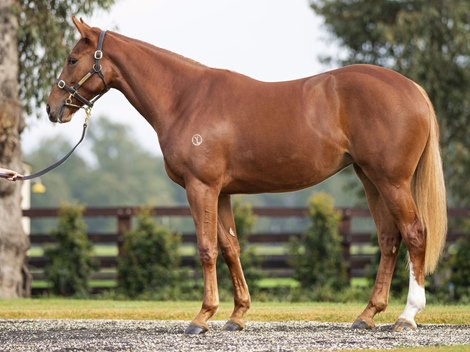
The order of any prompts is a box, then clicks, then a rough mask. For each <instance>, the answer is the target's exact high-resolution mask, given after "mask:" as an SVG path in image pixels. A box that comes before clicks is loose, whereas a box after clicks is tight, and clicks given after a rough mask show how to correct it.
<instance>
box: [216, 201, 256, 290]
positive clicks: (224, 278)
mask: <svg viewBox="0 0 470 352" xmlns="http://www.w3.org/2000/svg"><path fill="white" fill-rule="evenodd" d="M233 216H234V221H235V228H236V233H237V238H238V242H239V244H240V261H241V263H242V266H243V273H244V276H245V280H246V283H247V285H248V287H249V289H250V292H251V293H255V292H257V291H258V290H259V286H258V281H259V280H260V279H261V278H262V277H263V273H262V272H261V269H260V265H261V261H260V258H259V257H258V256H257V255H256V252H255V249H254V248H253V247H250V246H249V244H248V240H249V237H250V233H251V231H252V230H253V226H254V224H255V222H256V217H255V215H254V214H253V210H252V208H251V205H250V204H249V203H243V204H242V203H241V202H240V201H239V200H238V199H237V198H235V200H234V202H233ZM217 281H218V287H219V289H220V293H221V297H223V298H225V296H226V297H227V298H228V297H232V292H233V287H232V280H231V278H230V273H229V270H228V268H227V265H226V264H225V262H224V260H223V257H222V255H221V254H220V253H219V256H218V257H217Z"/></svg>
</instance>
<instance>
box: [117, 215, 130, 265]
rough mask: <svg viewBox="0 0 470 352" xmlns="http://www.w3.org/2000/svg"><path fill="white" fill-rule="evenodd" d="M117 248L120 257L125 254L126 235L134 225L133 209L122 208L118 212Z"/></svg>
mask: <svg viewBox="0 0 470 352" xmlns="http://www.w3.org/2000/svg"><path fill="white" fill-rule="evenodd" d="M117 221H118V223H117V228H118V229H117V230H118V231H117V232H118V233H117V247H118V256H121V255H122V254H123V252H124V234H125V233H126V232H127V231H129V230H130V229H131V225H132V209H131V208H121V209H118V211H117Z"/></svg>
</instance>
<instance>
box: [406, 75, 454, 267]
mask: <svg viewBox="0 0 470 352" xmlns="http://www.w3.org/2000/svg"><path fill="white" fill-rule="evenodd" d="M416 85H417V84H416ZM417 87H418V88H419V90H420V91H421V93H422V94H423V96H424V98H425V99H426V101H427V103H428V105H429V109H430V114H429V118H430V120H431V121H430V124H431V126H430V131H429V137H428V141H427V143H426V147H425V149H424V152H423V154H422V155H421V159H420V160H419V163H418V167H417V168H416V171H415V174H414V177H413V184H412V191H413V197H414V199H415V202H416V205H417V207H418V214H419V217H420V219H421V222H422V224H423V226H424V229H425V233H426V254H425V259H424V273H425V274H431V273H432V272H433V271H434V270H435V269H436V266H437V262H438V260H439V257H440V256H441V254H442V251H443V249H444V245H445V242H446V235H447V205H446V189H445V183H444V172H443V170H442V160H441V154H440V152H439V126H438V124H437V118H436V113H435V112H434V108H433V106H432V103H431V101H430V100H429V97H428V95H427V94H426V92H425V91H424V89H423V88H422V87H420V86H419V85H417Z"/></svg>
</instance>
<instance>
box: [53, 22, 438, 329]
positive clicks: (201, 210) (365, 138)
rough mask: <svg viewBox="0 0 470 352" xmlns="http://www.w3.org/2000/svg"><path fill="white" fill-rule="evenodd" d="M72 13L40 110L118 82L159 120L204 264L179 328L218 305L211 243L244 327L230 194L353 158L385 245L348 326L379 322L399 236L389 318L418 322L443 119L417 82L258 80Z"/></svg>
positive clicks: (90, 97) (89, 100)
mask: <svg viewBox="0 0 470 352" xmlns="http://www.w3.org/2000/svg"><path fill="white" fill-rule="evenodd" d="M73 22H74V24H75V26H76V27H77V29H78V31H79V32H80V35H81V38H80V40H79V41H78V43H77V44H76V45H75V47H74V48H73V50H72V52H71V53H70V55H69V57H68V59H67V60H66V62H65V65H64V67H63V71H62V73H61V74H60V77H59V79H58V81H57V85H55V86H54V87H53V88H52V91H51V93H50V96H49V99H48V106H47V110H48V114H49V118H50V120H51V121H53V122H67V121H70V119H71V118H72V115H73V114H74V113H75V112H76V111H77V110H78V109H79V108H80V107H85V108H87V109H91V107H92V106H93V103H94V101H95V99H96V98H97V97H99V96H101V95H102V94H104V93H105V92H106V91H107V90H108V89H109V88H114V89H117V90H119V91H121V92H122V93H123V94H124V96H125V97H126V98H127V99H128V100H129V102H130V103H131V104H132V105H133V106H134V107H135V108H136V109H137V110H138V111H139V113H140V114H141V115H142V116H143V117H144V118H145V119H146V120H147V121H148V122H149V123H150V125H151V126H152V127H153V128H154V129H155V131H156V132H157V134H158V140H159V143H160V146H161V150H162V152H163V156H164V160H165V167H166V171H167V173H168V176H169V177H170V178H171V179H172V180H173V181H174V182H176V183H178V184H179V185H181V186H182V187H184V188H185V189H186V192H187V198H188V202H189V205H190V208H191V213H192V216H193V219H194V224H195V228H196V234H197V247H198V253H199V256H200V260H201V263H202V267H203V273H204V299H203V302H202V307H201V310H200V311H199V313H198V314H197V315H196V317H195V318H194V319H193V320H192V322H191V323H190V324H189V326H188V328H187V329H186V333H188V334H200V333H204V332H205V331H207V329H208V326H207V321H208V319H210V318H211V317H212V316H213V315H214V313H215V312H216V310H217V307H218V305H219V296H218V289H217V277H216V267H215V266H216V257H217V253H218V247H220V249H221V252H222V254H223V257H224V259H225V262H226V263H227V265H228V267H229V270H230V275H231V279H232V282H233V293H234V309H233V313H232V315H231V316H230V319H229V320H228V322H227V323H226V324H225V326H224V329H225V330H241V329H243V328H244V327H245V323H244V321H243V316H244V314H245V313H246V311H247V310H248V309H249V308H250V294H249V292H248V287H247V285H246V282H245V279H244V276H243V270H242V266H241V264H240V259H239V252H240V248H239V245H238V240H237V237H236V233H235V224H234V220H233V214H232V209H231V203H230V195H231V194H235V193H247V194H249V193H261V192H288V191H294V190H298V189H301V188H305V187H308V186H312V185H314V184H317V183H319V182H321V181H322V180H324V179H326V178H327V177H329V176H331V175H333V174H335V173H337V172H338V171H339V170H341V169H343V168H345V167H346V166H348V165H350V164H352V165H353V166H354V169H355V171H356V173H357V175H358V176H359V178H360V179H361V181H362V183H363V185H364V188H365V192H366V195H367V200H368V204H369V207H370V210H371V213H372V215H373V217H374V220H375V223H376V226H377V231H378V238H379V245H380V251H381V259H380V264H379V268H378V273H377V278H376V281H375V285H374V287H373V290H372V293H371V296H370V299H369V302H368V305H367V307H366V308H365V309H364V311H363V312H362V313H361V314H360V315H359V316H358V318H357V319H356V320H355V322H354V323H353V325H352V327H353V328H358V329H365V328H372V327H374V321H373V318H374V316H375V315H376V314H377V313H379V312H381V311H383V310H384V309H385V308H386V307H387V304H388V296H389V288H390V282H391V279H392V275H393V271H394V268H395V263H396V260H397V254H398V248H399V246H400V243H401V241H402V240H403V241H404V243H405V245H406V247H407V249H408V253H409V269H410V280H409V293H408V300H407V304H406V307H405V309H404V311H403V313H402V314H401V315H400V316H399V317H398V319H397V321H396V323H395V325H394V327H393V328H394V330H395V331H401V330H403V329H416V323H415V315H416V314H417V313H418V312H419V311H420V310H422V309H423V308H424V306H425V302H426V299H425V292H424V277H425V275H426V274H428V273H431V272H432V271H433V270H434V269H435V267H436V264H437V261H438V258H439V255H440V253H441V251H442V248H443V245H444V242H445V235H446V228H447V217H446V202H445V186H444V178H443V172H442V163H441V157H440V154H439V137H438V124H437V121H436V116H435V113H434V110H433V107H432V104H431V102H430V101H429V99H428V97H427V94H426V93H425V92H424V90H423V89H422V88H421V87H419V86H418V85H417V84H416V83H414V82H413V81H411V80H409V79H407V78H405V77H403V76H402V75H400V74H398V73H396V72H393V71H390V70H387V69H384V68H381V67H377V66H371V65H352V66H348V67H344V68H341V69H337V70H333V71H329V72H326V73H323V74H319V75H316V76H313V77H308V78H304V79H299V80H294V81H289V82H277V83H265V82H260V81H257V80H254V79H251V78H249V77H246V76H244V75H241V74H238V73H235V72H231V71H227V70H220V69H213V68H209V67H206V66H204V65H202V64H199V63H197V62H194V61H192V60H190V59H186V58H184V57H182V56H179V55H177V54H174V53H172V52H169V51H167V50H163V49H160V48H158V47H155V46H153V45H150V44H147V43H145V42H142V41H139V40H135V39H131V38H128V37H125V36H123V35H120V34H117V33H114V32H104V31H101V30H100V29H98V28H91V27H90V26H88V25H87V24H86V23H84V22H83V21H82V20H81V21H78V20H77V19H76V18H73ZM116 142H118V141H116Z"/></svg>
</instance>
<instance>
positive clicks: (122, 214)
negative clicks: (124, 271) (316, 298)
mask: <svg viewBox="0 0 470 352" xmlns="http://www.w3.org/2000/svg"><path fill="white" fill-rule="evenodd" d="M338 211H339V212H340V214H341V223H340V226H339V232H340V235H341V236H342V247H343V259H344V260H345V262H346V264H347V267H348V273H349V277H350V278H354V277H364V276H366V274H367V266H368V265H369V264H370V263H371V260H372V257H373V254H372V253H361V252H359V253H357V251H352V250H351V249H352V248H357V247H358V246H359V247H360V246H366V245H370V244H372V242H371V232H354V231H353V230H352V221H353V219H355V218H370V213H369V210H368V209H361V208H338ZM138 212H139V208H138V207H108V208H86V209H85V210H84V212H83V216H84V217H85V218H97V217H99V218H114V219H116V232H114V233H88V237H89V239H90V241H91V242H92V243H94V244H104V245H114V246H116V247H117V252H118V254H117V256H119V253H122V245H123V240H124V234H125V232H126V231H128V230H130V229H131V226H132V219H133V217H134V216H136V215H137V214H138ZM253 212H254V214H255V215H257V216H258V217H267V218H305V217H307V215H308V209H307V208H281V207H255V208H253ZM151 214H152V215H153V216H155V217H190V216H191V212H190V210H189V208H187V207H156V208H153V209H152V210H151ZM23 215H24V216H26V217H29V218H30V219H31V220H33V219H40V218H56V217H58V215H59V209H57V208H37V209H27V210H24V211H23ZM448 215H449V218H470V209H466V208H453V209H449V211H448ZM300 236H301V233H299V232H281V233H272V232H266V233H254V234H252V235H250V237H249V242H250V243H251V244H254V245H277V246H284V245H286V244H287V243H288V241H289V239H290V238H291V237H300ZM463 236H470V234H468V233H466V232H464V231H450V232H449V234H448V236H447V241H448V243H454V242H455V241H456V240H457V239H459V238H461V237H463ZM181 237H182V243H183V244H186V245H188V244H191V245H194V246H195V245H196V235H195V234H194V233H183V234H182V235H181ZM30 239H31V244H32V245H33V246H42V245H44V244H46V243H51V242H53V239H52V238H51V237H50V236H49V235H48V234H39V233H31V235H30ZM374 245H375V244H374ZM117 256H99V257H98V259H99V263H100V269H101V270H103V271H101V272H98V273H96V274H95V275H94V276H93V279H95V280H115V279H116V272H115V269H116V266H117ZM181 259H182V260H181V262H182V265H183V266H186V267H190V268H194V267H195V265H196V260H197V259H196V258H195V256H182V258H181ZM288 259H289V258H288V256H287V255H286V254H278V255H261V263H262V264H261V268H262V269H263V270H264V271H265V273H266V274H267V276H269V277H289V276H291V275H292V269H291V268H290V266H289V260H288ZM46 262H47V258H45V257H44V256H31V257H29V265H30V267H31V268H32V269H34V270H33V280H43V279H44V273H43V271H42V269H43V268H44V266H45V264H46ZM98 289H100V288H99V287H98ZM37 292H38V290H37V289H36V290H33V294H34V293H37Z"/></svg>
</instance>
